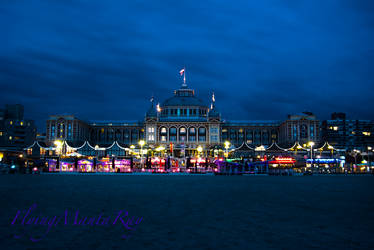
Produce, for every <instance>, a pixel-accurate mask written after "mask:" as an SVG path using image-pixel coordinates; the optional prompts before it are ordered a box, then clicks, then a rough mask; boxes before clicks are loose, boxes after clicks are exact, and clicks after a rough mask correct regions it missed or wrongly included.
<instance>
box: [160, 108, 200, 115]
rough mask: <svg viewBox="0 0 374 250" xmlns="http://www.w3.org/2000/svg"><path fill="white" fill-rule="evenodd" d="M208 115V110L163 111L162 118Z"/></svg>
mask: <svg viewBox="0 0 374 250" xmlns="http://www.w3.org/2000/svg"><path fill="white" fill-rule="evenodd" d="M206 114H207V110H206V109H202V108H199V109H188V108H185V109H172V108H170V109H163V110H162V111H161V115H162V116H169V115H170V116H197V115H199V116H205V115H206Z"/></svg>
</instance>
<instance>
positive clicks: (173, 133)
mask: <svg viewBox="0 0 374 250" xmlns="http://www.w3.org/2000/svg"><path fill="white" fill-rule="evenodd" d="M169 140H170V141H173V142H175V141H177V128H174V127H171V128H170V129H169Z"/></svg>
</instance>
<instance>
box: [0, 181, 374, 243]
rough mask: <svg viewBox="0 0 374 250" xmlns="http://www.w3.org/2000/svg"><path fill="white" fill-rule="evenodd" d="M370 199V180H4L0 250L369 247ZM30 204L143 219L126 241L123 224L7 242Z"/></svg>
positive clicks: (61, 229)
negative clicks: (18, 215)
mask: <svg viewBox="0 0 374 250" xmlns="http://www.w3.org/2000/svg"><path fill="white" fill-rule="evenodd" d="M373 194H374V177H373V176H293V177H291V176H290V177H288V176H205V175H196V176H194V175H189V176H164V175H153V176H152V175H150V176H132V175H108V176H103V175H99V176H97V175H48V174H42V175H1V176H0V201H1V218H0V219H1V220H0V230H1V231H0V232H1V236H0V237H1V241H0V242H1V243H0V249H52V248H53V249H267V248H277V249H279V248H283V249H302V248H323V249H331V248H334V249H342V248H355V249H360V248H362V249H368V248H372V249H373V248H374V237H373V233H374V195H373ZM34 203H35V204H37V209H36V210H35V211H36V212H35V214H40V215H41V214H43V215H48V216H54V215H61V216H62V215H63V213H64V211H65V210H68V211H69V212H71V213H73V212H75V211H76V210H77V209H79V212H80V213H81V215H85V216H98V215H99V214H100V213H101V214H103V215H108V216H109V215H110V216H113V217H114V216H115V215H116V214H117V213H118V211H120V210H124V211H128V213H129V215H130V216H135V217H142V218H143V219H142V221H141V223H140V224H139V225H137V227H136V230H132V231H131V233H130V234H127V238H126V239H123V238H121V235H122V234H123V233H125V230H124V228H123V227H121V225H111V226H106V227H105V226H101V227H100V226H91V227H90V226H76V225H63V223H61V225H57V226H56V227H54V228H52V229H51V231H50V232H49V233H48V234H47V235H46V237H45V238H44V239H42V240H41V241H39V242H32V241H30V239H29V237H27V236H23V237H21V238H18V239H16V238H14V235H17V234H19V233H20V230H22V226H21V225H17V224H15V225H13V226H12V225H11V222H12V220H13V219H14V217H15V215H16V213H17V211H18V210H26V209H28V208H29V207H30V206H31V205H32V204H34ZM23 227H26V226H23ZM29 228H30V226H29ZM30 230H31V231H30V232H31V234H32V233H34V234H38V233H39V231H38V230H43V227H42V226H40V227H37V228H35V231H32V230H33V229H30Z"/></svg>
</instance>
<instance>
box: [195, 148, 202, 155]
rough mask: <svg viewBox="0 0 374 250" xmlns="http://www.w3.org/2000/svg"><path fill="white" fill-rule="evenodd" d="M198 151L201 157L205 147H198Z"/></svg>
mask: <svg viewBox="0 0 374 250" xmlns="http://www.w3.org/2000/svg"><path fill="white" fill-rule="evenodd" d="M196 150H197V152H199V155H198V156H200V154H201V152H203V147H202V146H198V147H197V148H196Z"/></svg>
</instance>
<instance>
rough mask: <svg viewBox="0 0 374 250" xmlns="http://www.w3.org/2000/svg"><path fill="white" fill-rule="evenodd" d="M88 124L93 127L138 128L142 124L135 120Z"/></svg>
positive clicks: (95, 121)
mask: <svg viewBox="0 0 374 250" xmlns="http://www.w3.org/2000/svg"><path fill="white" fill-rule="evenodd" d="M89 124H90V125H93V126H103V125H106V126H139V125H141V124H142V122H141V121H137V120H114V121H113V120H101V121H100V120H91V121H90V122H89Z"/></svg>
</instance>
